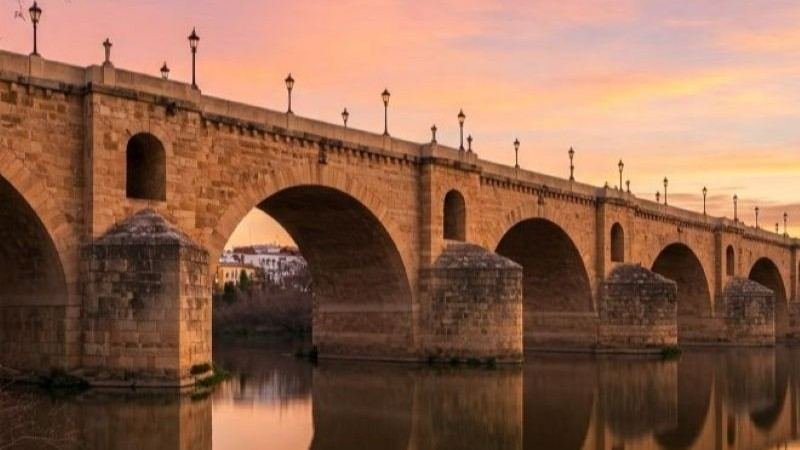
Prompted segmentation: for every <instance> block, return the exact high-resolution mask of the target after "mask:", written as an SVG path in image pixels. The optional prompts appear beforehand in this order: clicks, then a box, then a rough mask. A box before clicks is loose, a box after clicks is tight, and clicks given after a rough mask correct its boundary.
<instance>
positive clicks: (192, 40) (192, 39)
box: [188, 28, 200, 89]
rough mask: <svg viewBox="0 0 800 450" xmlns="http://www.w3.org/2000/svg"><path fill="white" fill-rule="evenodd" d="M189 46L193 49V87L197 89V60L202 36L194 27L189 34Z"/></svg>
mask: <svg viewBox="0 0 800 450" xmlns="http://www.w3.org/2000/svg"><path fill="white" fill-rule="evenodd" d="M188 39H189V48H190V49H191V50H192V88H194V89H197V78H196V70H195V68H196V60H197V45H198V44H199V43H200V36H198V35H197V32H196V31H195V29H194V28H192V34H190V35H189V38H188Z"/></svg>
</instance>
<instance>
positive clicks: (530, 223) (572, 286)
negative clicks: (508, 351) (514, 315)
mask: <svg viewBox="0 0 800 450" xmlns="http://www.w3.org/2000/svg"><path fill="white" fill-rule="evenodd" d="M495 252H496V253H498V254H499V255H502V256H504V257H506V258H509V259H511V260H512V261H514V262H516V263H517V264H519V265H521V266H522V271H523V280H522V294H523V302H522V309H523V316H524V318H523V332H524V334H525V339H524V341H525V344H524V345H526V346H538V345H545V346H551V345H552V346H558V347H560V346H568V347H572V346H579V347H583V346H585V345H591V342H593V339H594V336H589V335H588V334H587V335H584V334H583V333H580V332H577V333H576V332H575V329H576V328H580V329H581V330H584V328H585V329H591V327H590V326H589V325H586V326H585V327H584V325H578V326H577V327H576V324H581V323H582V322H581V320H586V321H592V320H593V319H592V317H593V316H594V303H593V301H592V289H591V284H590V282H589V276H588V273H587V271H586V267H585V265H584V263H583V259H582V258H581V254H580V252H579V251H578V249H577V247H576V246H575V244H574V242H573V241H572V239H571V238H570V237H569V235H567V233H566V232H565V231H564V230H563V229H562V228H561V227H559V226H558V225H556V224H555V223H553V222H551V221H549V220H546V219H541V218H535V219H526V220H523V221H521V222H519V223H517V224H516V225H514V226H513V227H511V228H510V229H509V230H508V232H506V234H505V235H504V236H503V238H502V239H501V240H500V242H499V243H498V244H497V248H496V250H495ZM590 316H591V317H590Z"/></svg>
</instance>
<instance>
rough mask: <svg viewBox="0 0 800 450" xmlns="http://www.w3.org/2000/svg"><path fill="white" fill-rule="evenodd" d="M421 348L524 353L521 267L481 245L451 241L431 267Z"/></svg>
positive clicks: (476, 354)
mask: <svg viewBox="0 0 800 450" xmlns="http://www.w3.org/2000/svg"><path fill="white" fill-rule="evenodd" d="M429 282H430V295H431V296H430V298H429V299H428V300H427V302H426V305H425V310H424V312H423V314H424V315H425V318H424V319H423V320H424V322H423V327H422V333H423V353H424V354H427V355H428V356H433V357H436V358H443V359H449V358H461V359H468V358H480V359H483V358H494V359H496V360H499V361H509V360H510V361H519V360H521V358H522V284H521V282H522V268H521V267H520V266H519V265H518V264H516V263H514V262H513V261H511V260H508V259H506V258H503V257H502V256H499V255H497V254H494V253H491V252H489V251H487V250H485V249H483V248H481V247H479V246H477V245H474V244H467V243H462V242H448V244H447V247H445V249H444V251H443V252H442V253H441V255H440V256H439V258H438V259H437V260H436V263H435V264H434V265H433V268H432V269H431V270H430V280H429Z"/></svg>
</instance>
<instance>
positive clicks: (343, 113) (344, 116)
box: [342, 108, 350, 128]
mask: <svg viewBox="0 0 800 450" xmlns="http://www.w3.org/2000/svg"><path fill="white" fill-rule="evenodd" d="M349 118H350V113H349V112H347V108H345V109H343V110H342V122H344V127H345V128H347V119H349Z"/></svg>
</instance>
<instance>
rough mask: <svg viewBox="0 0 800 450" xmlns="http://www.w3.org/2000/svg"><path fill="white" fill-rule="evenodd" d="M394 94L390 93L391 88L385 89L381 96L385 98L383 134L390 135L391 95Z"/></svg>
mask: <svg viewBox="0 0 800 450" xmlns="http://www.w3.org/2000/svg"><path fill="white" fill-rule="evenodd" d="M391 95H392V94H390V93H389V89H384V90H383V92H382V93H381V98H382V99H383V135H384V136H388V135H389V97H391Z"/></svg>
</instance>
